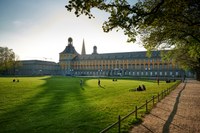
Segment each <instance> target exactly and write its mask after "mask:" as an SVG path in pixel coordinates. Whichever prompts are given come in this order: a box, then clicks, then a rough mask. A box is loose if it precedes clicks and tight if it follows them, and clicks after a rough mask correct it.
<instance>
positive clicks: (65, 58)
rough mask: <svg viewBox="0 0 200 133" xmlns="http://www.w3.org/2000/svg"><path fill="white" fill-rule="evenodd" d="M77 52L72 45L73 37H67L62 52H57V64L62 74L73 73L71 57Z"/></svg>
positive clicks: (76, 54)
mask: <svg viewBox="0 0 200 133" xmlns="http://www.w3.org/2000/svg"><path fill="white" fill-rule="evenodd" d="M78 55H79V54H78V53H77V52H76V50H75V48H74V46H73V39H72V38H71V37H69V38H68V45H67V46H66V48H65V49H64V51H63V52H61V53H60V54H59V64H60V67H61V70H62V74H63V75H72V74H73V67H72V63H73V61H72V60H73V59H74V58H75V57H76V56H78Z"/></svg>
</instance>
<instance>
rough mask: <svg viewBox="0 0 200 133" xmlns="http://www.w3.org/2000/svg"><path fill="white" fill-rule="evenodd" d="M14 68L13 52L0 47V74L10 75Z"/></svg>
mask: <svg viewBox="0 0 200 133" xmlns="http://www.w3.org/2000/svg"><path fill="white" fill-rule="evenodd" d="M15 66H16V62H15V53H14V52H13V50H12V49H9V48H7V47H0V74H11V73H12V72H13V69H14V68H15Z"/></svg>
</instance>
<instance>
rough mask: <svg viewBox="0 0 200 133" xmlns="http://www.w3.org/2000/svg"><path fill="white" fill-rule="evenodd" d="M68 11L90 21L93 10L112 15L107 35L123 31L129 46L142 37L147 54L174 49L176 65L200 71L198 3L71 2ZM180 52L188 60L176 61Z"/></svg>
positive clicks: (163, 0) (196, 0)
mask: <svg viewBox="0 0 200 133" xmlns="http://www.w3.org/2000/svg"><path fill="white" fill-rule="evenodd" d="M66 8H67V10H68V11H73V9H74V10H75V14H76V15H77V16H79V15H81V14H85V15H87V16H89V18H92V17H94V16H93V15H92V13H91V9H92V8H97V9H100V10H103V11H105V12H107V13H109V14H110V17H108V21H106V22H104V24H103V30H104V31H105V32H109V31H111V30H113V29H117V30H118V29H122V30H123V31H124V34H125V35H126V36H127V37H128V40H127V41H128V42H134V41H135V40H136V38H135V37H136V36H137V35H138V34H139V35H140V38H141V40H142V42H143V45H144V47H145V48H146V49H147V50H148V51H151V50H158V49H159V50H160V49H174V51H172V53H171V54H170V56H169V57H170V58H171V57H173V58H174V60H175V61H174V62H178V63H179V64H181V65H182V67H183V68H190V69H192V70H194V71H196V70H198V69H200V53H199V51H200V19H199V18H200V10H199V9H200V1H199V0H144V1H138V2H137V3H133V2H132V1H131V2H130V1H129V2H128V0H110V1H107V0H87V1H85V0H69V4H68V5H67V6H66ZM179 49H180V51H179V52H178V53H180V52H182V51H183V49H184V51H187V52H186V55H187V56H189V58H187V57H186V56H183V57H185V58H183V57H182V58H176V57H179V54H177V51H178V50H179ZM189 59H190V60H189ZM186 62H191V63H192V64H193V62H196V66H195V67H191V66H190V65H188V64H189V63H186ZM193 65H194V64H193ZM196 72H197V74H198V71H196ZM197 76H198V75H197ZM199 77H200V75H199Z"/></svg>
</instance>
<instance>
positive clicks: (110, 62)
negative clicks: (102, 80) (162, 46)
mask: <svg viewBox="0 0 200 133" xmlns="http://www.w3.org/2000/svg"><path fill="white" fill-rule="evenodd" d="M83 51H84V52H83ZM166 52H167V51H166ZM146 54H147V53H146V51H142V52H124V53H106V54H99V53H97V47H96V46H94V47H93V53H92V54H86V53H85V43H84V41H83V49H82V54H79V53H78V52H77V51H76V50H75V48H74V46H73V40H72V38H69V39H68V45H67V46H66V48H65V49H64V51H62V52H61V53H60V54H59V65H60V69H61V74H62V75H77V76H80V75H81V76H85V75H86V76H133V77H156V76H159V77H181V76H183V75H186V76H187V77H194V75H193V74H192V73H191V72H185V71H183V70H181V69H180V68H179V66H178V65H176V64H172V62H171V61H165V62H163V61H162V59H161V51H152V56H151V57H150V58H148V57H147V56H146Z"/></svg>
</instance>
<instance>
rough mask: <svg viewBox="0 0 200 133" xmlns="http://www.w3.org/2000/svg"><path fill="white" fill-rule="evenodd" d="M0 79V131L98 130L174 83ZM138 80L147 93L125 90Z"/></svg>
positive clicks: (41, 78)
mask: <svg viewBox="0 0 200 133" xmlns="http://www.w3.org/2000/svg"><path fill="white" fill-rule="evenodd" d="M12 79H13V78H2V77H1V78H0V132H4V133H5V132H20V133H21V132H58V133H61V132H63V133H66V132H76V133H86V132H88V133H93V132H99V131H100V130H102V129H103V128H104V127H106V126H108V125H109V124H112V123H113V122H115V121H116V120H117V116H118V115H121V116H124V115H126V114H128V113H129V112H130V111H132V110H133V109H134V108H135V106H136V105H137V106H140V105H142V104H144V103H145V100H146V99H150V98H151V97H152V96H153V95H156V94H157V93H158V92H161V91H162V90H164V89H166V88H168V87H170V86H172V85H173V84H175V83H169V84H166V83H165V82H162V81H161V82H160V85H159V86H158V85H157V83H156V82H155V81H139V80H130V79H118V81H116V82H113V81H112V79H101V86H102V87H99V86H98V84H97V82H98V80H97V79H94V78H82V79H83V81H84V84H83V87H80V84H79V81H80V78H74V77H50V76H46V77H19V78H18V79H19V81H20V82H18V83H17V82H15V83H13V82H12ZM142 84H144V85H145V86H146V88H147V91H143V92H130V91H129V90H130V89H132V88H136V87H138V85H142Z"/></svg>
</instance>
